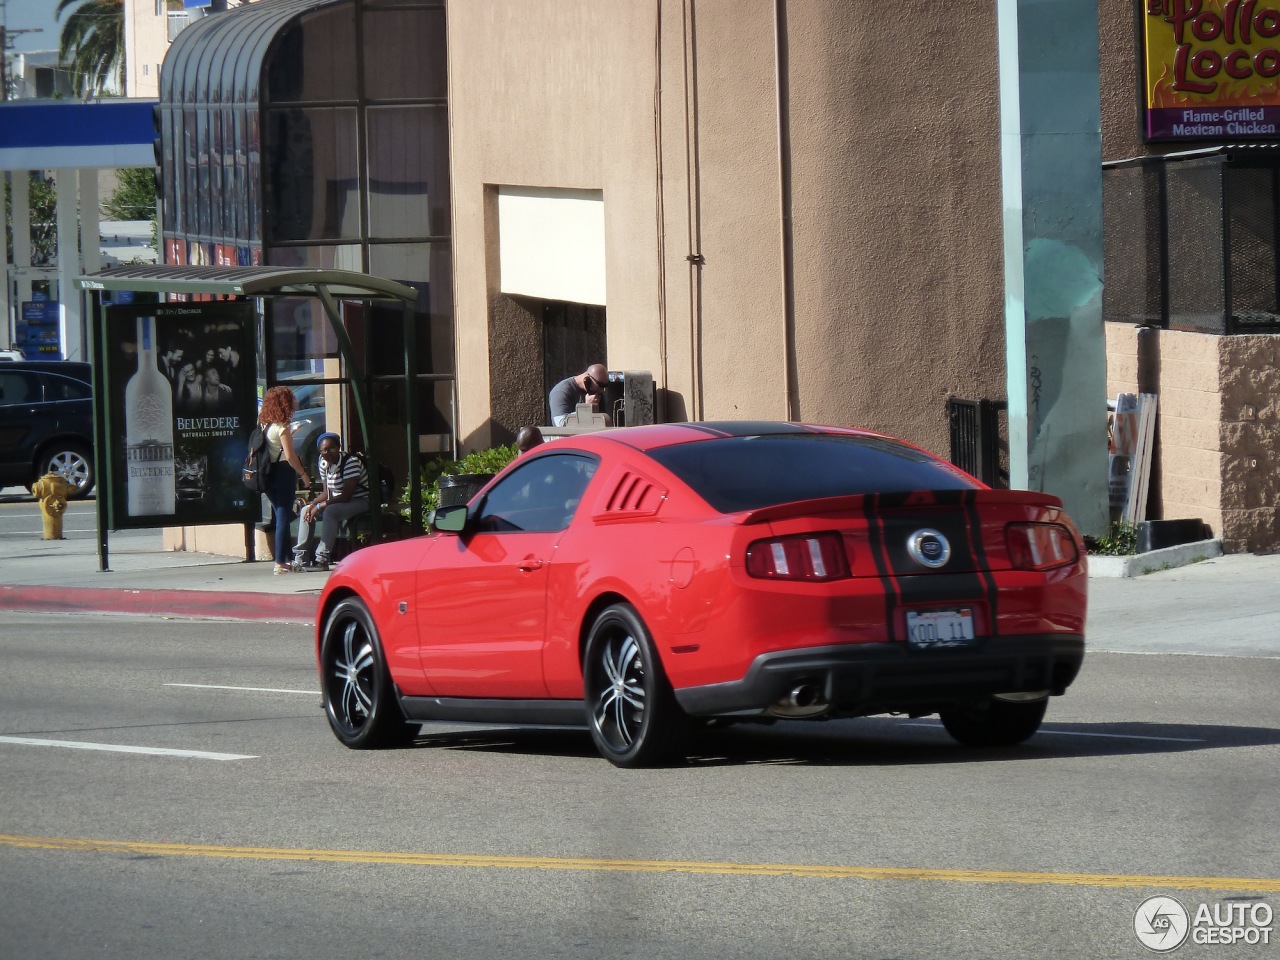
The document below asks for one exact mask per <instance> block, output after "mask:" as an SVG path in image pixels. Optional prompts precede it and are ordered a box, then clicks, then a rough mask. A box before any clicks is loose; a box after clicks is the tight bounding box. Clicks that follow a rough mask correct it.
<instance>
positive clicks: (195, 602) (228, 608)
mask: <svg viewBox="0 0 1280 960" xmlns="http://www.w3.org/2000/svg"><path fill="white" fill-rule="evenodd" d="M318 603H319V599H318V598H317V597H309V596H301V595H295V596H268V595H264V594H261V593H249V592H232V591H217V590H134V589H103V588H94V587H82V588H77V589H75V590H67V589H65V588H62V587H35V586H30V587H5V586H0V609H6V610H21V611H25V612H27V613H129V614H135V615H141V616H162V617H193V618H198V619H202V620H270V621H274V622H277V623H296V624H305V625H307V626H313V625H314V624H315V622H316V605H317V604H318Z"/></svg>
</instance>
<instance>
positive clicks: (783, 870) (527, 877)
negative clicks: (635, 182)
mask: <svg viewBox="0 0 1280 960" xmlns="http://www.w3.org/2000/svg"><path fill="white" fill-rule="evenodd" d="M264 631H265V632H264ZM0 663H3V664H4V676H5V681H4V686H3V694H0V944H4V947H3V950H0V954H3V955H4V956H5V957H10V956H11V957H15V958H17V957H32V958H37V957H38V958H42V960H61V958H67V960H71V958H75V960H83V958H101V960H112V958H121V960H125V958H127V960H141V958H150V957H154V958H166V960H169V958H175V957H182V958H214V957H217V958H230V957H308V958H326V957H335V958H337V957H343V958H349V957H476V958H486V957H494V958H499V957H501V958H507V957H515V958H525V957H528V958H552V957H574V958H578V957H581V958H621V957H645V958H660V957H661V958H665V957H671V958H681V960H686V958H689V960H693V958H708V960H710V958H717V960H719V958H747V960H754V958H788V960H790V958H800V960H810V958H813V960H818V958H823V960H825V958H831V960H852V958H879V960H888V958H933V957H937V958H975V960H977V958H993V957H1018V958H1041V957H1043V958H1050V957H1052V958H1061V957H1071V958H1093V957H1097V958H1108V960H1111V958H1121V957H1142V956H1149V955H1150V953H1149V951H1148V950H1147V949H1146V948H1145V947H1143V946H1142V945H1141V943H1140V942H1139V941H1138V939H1137V937H1136V935H1135V933H1134V929H1133V925H1134V915H1135V911H1136V910H1137V909H1138V907H1139V905H1140V904H1141V903H1142V902H1143V901H1144V900H1145V899H1146V898H1147V897H1149V896H1152V895H1155V894H1169V895H1172V896H1175V897H1177V898H1179V899H1180V900H1181V901H1182V902H1183V903H1184V904H1186V905H1187V906H1188V908H1189V909H1191V910H1192V911H1195V909H1196V908H1197V906H1198V905H1199V904H1201V903H1204V904H1206V905H1209V906H1212V905H1215V904H1216V905H1219V906H1221V905H1224V904H1225V905H1228V906H1229V905H1230V904H1233V903H1234V904H1245V905H1251V904H1256V903H1260V902H1262V903H1266V904H1268V905H1269V906H1272V907H1277V908H1280V879H1278V878H1280V870H1278V869H1277V864H1280V831H1278V830H1277V827H1276V815H1275V798H1276V797H1277V796H1280V762H1277V761H1280V748H1278V746H1277V745H1280V707H1278V706H1277V701H1276V696H1275V691H1276V690H1277V689H1280V660H1276V659H1266V658H1236V657H1200V656H1167V655H1147V656H1143V655H1128V654H1098V653H1095V654H1091V655H1090V656H1089V657H1087V658H1086V663H1085V669H1084V671H1083V673H1082V675H1081V677H1080V679H1079V681H1078V682H1077V684H1076V685H1075V686H1074V687H1073V688H1072V690H1071V691H1070V692H1069V693H1068V695H1067V696H1066V697H1064V698H1061V699H1059V700H1056V701H1055V702H1054V704H1053V705H1052V706H1051V708H1050V712H1049V717H1048V719H1047V721H1046V724H1045V727H1044V728H1043V730H1042V732H1041V733H1040V734H1038V735H1037V736H1036V737H1034V738H1033V739H1032V740H1031V741H1030V742H1029V743H1028V744H1027V745H1025V746H1023V747H1021V748H1018V749H1015V750H1009V751H1000V752H980V751H973V750H967V749H963V748H960V747H958V746H956V745H955V744H953V743H952V742H951V741H950V739H949V738H948V737H947V736H946V734H945V733H944V732H943V731H942V730H941V729H940V727H939V726H938V725H937V724H936V723H935V722H934V721H931V720H919V721H909V720H904V719H892V718H875V719H867V720H860V721H841V722H837V723H826V724H811V725H801V724H790V725H778V726H775V727H772V728H752V727H733V728H729V729H726V730H723V731H717V732H714V733H712V734H709V735H707V736H705V737H704V738H703V739H702V740H701V741H700V742H699V744H698V745H697V750H696V752H695V756H694V757H693V758H692V759H691V760H690V762H689V763H688V764H687V765H685V766H681V767H677V768H673V769H667V770H654V771H620V770H617V769H615V768H613V767H612V766H610V765H609V764H608V763H607V762H605V761H603V760H601V759H599V758H598V757H596V756H595V754H594V752H593V751H592V749H591V746H590V743H589V741H588V739H587V737H586V735H585V733H577V732H564V731H545V730H543V731H538V730H532V731H528V730H526V731H515V730H507V729H500V728H462V727H446V726H439V727H437V726H431V727H428V728H427V729H426V731H425V732H424V735H423V736H422V737H421V738H419V740H418V741H417V742H416V743H415V744H414V745H413V746H412V747H410V748H408V749H404V750H396V751H390V752H382V753H358V752H351V751H347V750H345V749H344V748H342V747H341V746H340V745H339V744H338V743H337V741H336V740H334V738H333V737H332V735H331V734H330V733H329V731H328V728H327V726H326V724H325V722H324V720H323V717H322V715H321V713H320V709H319V701H318V693H317V690H318V686H317V682H316V678H315V676H314V672H313V667H312V654H311V639H310V636H309V635H308V631H307V630H306V629H305V628H302V627H297V628H290V627H268V628H263V627H259V626H257V625H251V624H241V623H235V624H227V623H210V622H185V621H177V620H170V621H159V620H151V621H142V620H131V619H126V618H123V617H87V616H85V617H79V618H76V617H56V616H48V615H24V614H13V615H9V616H7V617H6V618H5V620H4V622H3V624H0ZM32 741H46V742H43V743H42V742H32ZM48 741H53V743H49V742H48ZM69 744H70V745H75V746H74V747H72V746H68V745H69ZM105 746H111V747H117V748H119V747H127V748H130V750H131V752H119V751H115V750H110V751H109V750H106V749H103V747H105ZM157 750H160V751H185V752H186V753H185V754H182V755H178V754H174V753H162V752H140V751H157ZM210 755H222V757H223V758H221V759H219V758H216V757H215V756H210ZM1179 878H1181V879H1179ZM1275 925H1276V924H1273V926H1275ZM1273 932H1274V931H1273ZM1277 949H1280V948H1278V947H1277V946H1276V945H1275V944H1274V943H1273V944H1271V945H1269V946H1261V945H1258V946H1250V945H1246V944H1237V945H1234V946H1230V947H1226V946H1220V945H1201V944H1195V943H1190V942H1188V943H1187V944H1186V945H1185V946H1183V947H1182V948H1180V949H1179V951H1178V954H1177V955H1178V956H1179V957H1231V958H1237V957H1271V956H1275V955H1276V951H1277Z"/></svg>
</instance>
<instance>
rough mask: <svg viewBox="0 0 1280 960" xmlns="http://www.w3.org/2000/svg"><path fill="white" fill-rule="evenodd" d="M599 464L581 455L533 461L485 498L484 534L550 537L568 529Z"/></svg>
mask: <svg viewBox="0 0 1280 960" xmlns="http://www.w3.org/2000/svg"><path fill="white" fill-rule="evenodd" d="M597 465H598V464H597V462H596V461H595V460H594V459H592V458H591V457H585V456H582V455H580V454H555V455H551V456H541V457H535V458H533V459H531V460H530V461H529V462H528V463H525V464H523V465H521V466H520V467H518V468H517V469H515V470H513V471H512V472H511V473H510V474H508V475H507V476H506V477H505V478H503V480H502V482H501V483H499V484H498V485H497V486H495V487H494V488H493V489H492V490H490V491H489V493H488V494H487V495H486V496H485V498H484V503H482V504H481V505H480V512H479V514H478V515H477V520H478V521H479V529H480V530H481V531H483V532H485V533H513V532H525V533H551V532H554V531H556V530H563V529H565V527H567V526H569V522H570V521H571V520H572V519H573V515H574V513H575V512H576V511H577V509H578V504H579V503H580V502H581V500H582V493H583V491H584V490H586V489H587V484H588V483H590V482H591V478H592V477H593V476H595V472H596V467H597Z"/></svg>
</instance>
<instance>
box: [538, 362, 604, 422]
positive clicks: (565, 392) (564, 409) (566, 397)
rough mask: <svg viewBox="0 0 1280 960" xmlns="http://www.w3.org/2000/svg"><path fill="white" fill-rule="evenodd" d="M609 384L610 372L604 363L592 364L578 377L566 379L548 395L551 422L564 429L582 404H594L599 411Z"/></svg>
mask: <svg viewBox="0 0 1280 960" xmlns="http://www.w3.org/2000/svg"><path fill="white" fill-rule="evenodd" d="M608 383H609V371H608V370H607V369H605V366H604V364H603V363H593V364H591V366H589V367H587V369H586V370H584V371H583V372H582V373H580V374H578V375H577V376H576V377H565V378H564V379H563V380H561V381H560V382H559V383H557V384H556V385H555V386H554V387H552V388H551V392H550V393H548V394H547V404H548V405H549V406H550V407H551V422H552V423H553V424H555V425H556V426H557V427H563V426H564V423H565V420H566V419H568V417H569V416H570V415H571V414H572V413H574V412H575V411H576V410H577V409H578V404H580V403H594V404H596V406H597V409H598V408H599V407H600V406H601V405H602V403H603V401H604V388H605V386H606V385H607V384H608ZM601 412H606V411H601Z"/></svg>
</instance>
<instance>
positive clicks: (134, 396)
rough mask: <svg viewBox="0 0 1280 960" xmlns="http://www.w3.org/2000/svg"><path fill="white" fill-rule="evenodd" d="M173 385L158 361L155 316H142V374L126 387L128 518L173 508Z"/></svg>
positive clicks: (140, 322)
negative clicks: (161, 370) (161, 369)
mask: <svg viewBox="0 0 1280 960" xmlns="http://www.w3.org/2000/svg"><path fill="white" fill-rule="evenodd" d="M172 391H173V387H172V386H171V385H170V383H169V378H168V377H166V376H165V375H164V374H163V373H161V372H160V367H159V365H158V364H157V363H156V342H155V318H154V317H139V318H138V372H137V373H135V374H134V375H133V377H132V378H131V379H130V380H129V382H128V383H127V384H126V385H125V388H124V436H125V448H126V449H125V460H126V462H127V464H128V476H127V486H128V490H129V516H131V517H155V516H167V515H169V514H172V513H173V512H174V493H175V484H176V480H175V476H174V470H173V392H172Z"/></svg>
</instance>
